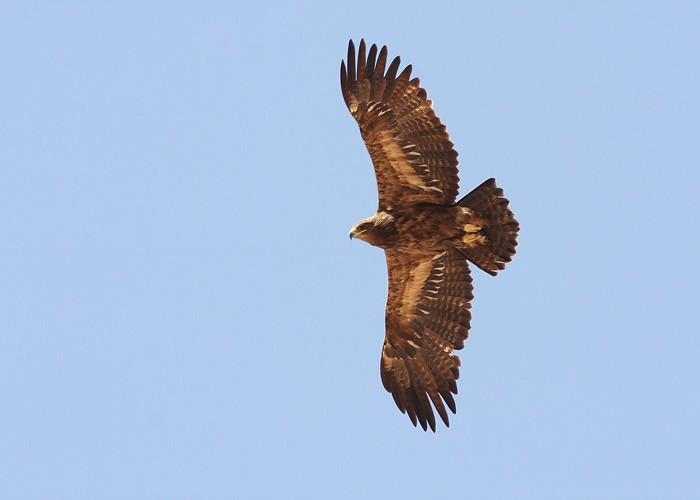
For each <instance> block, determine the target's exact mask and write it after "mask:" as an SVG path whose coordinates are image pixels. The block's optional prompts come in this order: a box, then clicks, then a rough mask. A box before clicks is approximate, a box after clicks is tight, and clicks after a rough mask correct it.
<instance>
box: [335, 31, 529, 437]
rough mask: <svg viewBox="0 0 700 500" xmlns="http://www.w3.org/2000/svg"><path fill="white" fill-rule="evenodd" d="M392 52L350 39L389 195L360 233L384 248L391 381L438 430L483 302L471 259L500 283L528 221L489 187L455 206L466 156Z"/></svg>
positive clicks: (359, 98) (352, 81) (357, 86)
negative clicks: (474, 313)
mask: <svg viewBox="0 0 700 500" xmlns="http://www.w3.org/2000/svg"><path fill="white" fill-rule="evenodd" d="M386 63H387V48H386V46H385V47H382V49H381V51H379V53H377V46H376V45H372V47H371V48H370V50H369V53H367V52H366V46H365V42H364V40H362V41H361V42H360V46H359V52H358V54H357V59H356V58H355V46H354V44H353V43H352V40H351V41H350V44H349V47H348V59H347V66H346V65H345V62H344V61H343V62H342V63H341V67H340V83H341V89H342V92H343V98H344V99H345V103H346V104H347V106H348V109H349V110H350V112H351V113H352V115H353V117H354V118H355V120H357V123H358V125H359V126H360V133H361V134H362V139H363V140H364V142H365V145H366V146H367V150H368V151H369V154H370V157H371V158H372V163H373V164H374V171H375V174H376V177H377V187H378V191H379V207H378V209H377V213H376V214H375V215H373V216H372V217H370V218H368V219H365V220H363V221H360V222H358V223H357V224H356V225H355V226H354V227H353V228H352V231H351V232H350V237H351V238H358V239H361V240H363V241H366V242H368V243H370V244H372V245H375V246H377V247H380V248H383V249H384V250H385V254H386V260H387V268H388V273H389V293H388V298H387V304H386V313H385V322H386V336H385V339H384V347H383V349H382V359H381V366H380V371H381V377H382V383H383V385H384V387H385V388H386V390H387V391H389V392H390V393H391V394H392V396H393V397H394V401H395V402H396V405H397V406H398V407H399V409H400V410H401V411H402V412H403V413H408V416H409V417H410V419H411V422H413V425H417V423H420V424H421V427H422V428H423V429H424V430H427V428H428V426H430V428H431V429H432V430H433V431H435V416H434V413H433V407H434V408H435V410H436V411H437V412H438V415H439V416H440V418H441V419H442V420H443V422H444V423H445V425H447V426H449V419H448V414H447V410H446V407H447V408H449V409H450V410H451V411H452V412H453V413H455V411H456V408H455V401H454V398H453V396H452V394H457V382H456V381H457V379H458V378H459V366H460V361H459V358H458V357H457V356H455V355H454V354H452V353H453V351H454V350H458V349H462V347H464V340H465V339H466V338H467V336H468V335H469V326H470V320H471V312H470V311H469V309H470V307H471V304H470V301H471V299H472V298H473V295H472V289H473V287H472V279H471V274H470V271H469V265H468V264H467V260H469V261H471V262H472V263H474V264H475V265H476V266H477V267H479V268H480V269H482V270H484V271H485V272H487V273H489V274H491V275H496V273H497V272H498V271H499V270H501V269H503V268H504V267H505V264H506V262H509V261H510V260H511V257H512V256H513V254H515V246H516V245H517V241H516V237H517V234H518V229H519V226H518V222H517V221H516V220H515V219H514V217H513V213H512V212H511V211H510V210H509V208H508V205H509V203H508V200H507V199H506V198H504V197H503V191H502V190H501V189H500V188H498V187H497V186H496V181H495V180H494V179H488V180H487V181H485V182H484V183H483V184H481V185H480V186H479V187H477V188H476V189H474V190H473V191H472V192H471V193H469V194H468V195H466V196H465V197H464V198H462V199H461V200H459V201H458V202H456V203H455V200H456V198H457V193H458V183H459V177H458V175H457V163H458V162H457V152H456V151H455V150H454V148H453V144H452V142H450V138H449V135H448V134H447V130H446V129H445V126H444V125H443V124H442V123H441V122H440V119H439V118H438V117H437V115H436V114H435V111H433V105H432V102H431V101H430V100H428V96H427V94H426V92H425V90H424V89H422V88H421V87H420V81H419V80H418V78H413V79H411V78H410V75H411V66H407V67H406V68H404V70H403V71H402V72H401V73H400V74H398V76H397V73H398V70H399V65H400V59H399V58H398V57H397V58H395V59H394V60H393V61H392V63H391V64H390V65H389V67H388V68H387V67H386Z"/></svg>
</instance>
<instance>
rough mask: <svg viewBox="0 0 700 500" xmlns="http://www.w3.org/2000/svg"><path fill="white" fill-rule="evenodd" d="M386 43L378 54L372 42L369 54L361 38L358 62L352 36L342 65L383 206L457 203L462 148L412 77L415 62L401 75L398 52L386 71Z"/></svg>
mask: <svg viewBox="0 0 700 500" xmlns="http://www.w3.org/2000/svg"><path fill="white" fill-rule="evenodd" d="M386 62H387V48H386V46H384V47H382V49H381V51H380V52H379V56H378V57H377V46H376V45H372V47H371V48H370V50H369V55H367V56H365V41H364V40H362V41H361V42H360V48H359V53H358V57H357V65H355V46H354V44H353V43H352V40H350V44H349V46H348V65H347V68H346V66H345V62H344V61H343V62H342V63H341V65H340V85H341V88H342V91H343V98H344V99H345V103H346V104H347V106H348V109H349V110H350V112H351V113H352V116H353V117H355V120H357V123H358V125H359V126H360V133H361V134H362V139H363V140H364V141H365V145H366V146H367V150H368V151H369V154H370V156H371V157H372V163H373V164H374V172H375V174H376V176H377V187H378V189H379V209H380V210H386V209H391V208H394V207H401V206H409V205H414V204H416V203H420V202H430V203H441V204H453V203H454V201H455V198H456V196H457V189H458V183H459V177H458V176H457V163H458V162H457V152H456V151H455V150H454V149H453V146H454V144H452V142H450V136H449V135H448V134H447V130H446V128H445V126H444V125H443V124H442V123H441V122H440V119H439V118H438V117H437V115H436V114H435V111H433V103H432V101H430V100H428V95H427V93H426V92H425V90H424V89H422V88H421V86H420V80H419V79H418V78H414V79H412V80H411V79H410V76H411V66H410V65H409V66H406V68H404V70H403V71H402V72H401V74H400V75H399V76H398V77H397V76H396V73H397V71H398V69H399V65H400V64H401V60H400V59H399V58H398V57H397V58H396V59H394V61H393V62H392V63H391V65H389V68H388V69H387V70H386V73H385V72H384V70H385V68H386Z"/></svg>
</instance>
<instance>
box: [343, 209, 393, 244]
mask: <svg viewBox="0 0 700 500" xmlns="http://www.w3.org/2000/svg"><path fill="white" fill-rule="evenodd" d="M394 233H396V224H395V221H394V217H392V216H391V215H389V214H388V213H386V212H377V213H376V214H374V215H373V216H372V217H369V218H368V219H364V220H361V221H360V222H358V223H357V224H355V225H354V226H353V227H352V229H351V230H350V239H351V240H352V239H354V238H357V239H358V240H362V241H366V242H367V243H369V244H370V245H374V246H376V247H383V246H385V244H386V243H388V240H389V238H391V236H392V235H393V234H394Z"/></svg>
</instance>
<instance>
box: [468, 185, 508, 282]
mask: <svg viewBox="0 0 700 500" xmlns="http://www.w3.org/2000/svg"><path fill="white" fill-rule="evenodd" d="M509 204H510V202H509V201H508V200H507V199H506V198H504V197H503V190H502V189H501V188H499V187H498V186H496V179H493V178H491V179H489V180H487V181H485V182H484V183H483V184H481V185H480V186H479V187H477V188H476V189H474V190H473V191H472V192H471V193H469V194H468V195H466V196H465V197H464V198H462V199H461V200H459V201H458V202H457V206H459V207H463V208H468V209H469V210H471V211H473V212H474V213H473V215H472V217H471V218H470V219H471V220H473V223H469V224H466V226H465V227H464V228H463V230H464V232H465V234H464V236H463V237H462V241H463V242H464V243H465V245H464V246H461V245H460V246H459V247H458V249H459V250H460V251H461V252H462V254H464V256H465V257H466V258H467V259H469V261H470V262H472V263H474V264H475V265H476V266H477V267H479V268H480V269H481V270H483V271H486V272H487V273H489V274H490V275H492V276H495V275H496V273H497V272H498V271H500V270H501V269H504V268H505V267H506V262H510V259H511V257H512V256H513V255H514V254H515V246H516V245H517V244H518V242H517V236H518V230H519V229H520V225H519V224H518V221H517V220H515V218H514V217H513V212H511V211H510V209H509V208H508V205H509Z"/></svg>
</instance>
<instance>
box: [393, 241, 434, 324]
mask: <svg viewBox="0 0 700 500" xmlns="http://www.w3.org/2000/svg"><path fill="white" fill-rule="evenodd" d="M443 255H445V252H442V253H439V254H437V255H436V256H434V257H433V258H429V259H426V260H424V261H423V262H421V263H420V264H418V265H417V266H416V267H415V268H413V269H412V270H411V272H410V273H409V277H408V279H407V280H406V281H407V283H406V288H405V291H404V295H403V298H402V301H401V309H400V317H402V318H414V317H415V310H416V307H417V304H418V302H419V301H420V299H421V295H422V294H423V286H424V285H425V282H426V281H427V279H428V276H430V273H431V271H432V270H433V264H434V261H436V260H438V259H440V258H441V257H442V256H443ZM443 268H444V265H443ZM421 311H422V312H423V313H424V314H429V313H430V311H426V310H423V309H421Z"/></svg>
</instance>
